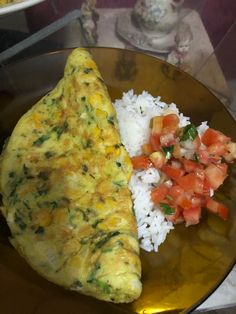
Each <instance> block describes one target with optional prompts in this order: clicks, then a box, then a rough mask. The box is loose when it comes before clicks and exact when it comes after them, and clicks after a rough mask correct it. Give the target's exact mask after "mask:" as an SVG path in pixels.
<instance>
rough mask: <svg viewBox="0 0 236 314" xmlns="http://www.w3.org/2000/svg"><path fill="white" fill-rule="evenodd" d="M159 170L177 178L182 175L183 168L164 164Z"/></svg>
mask: <svg viewBox="0 0 236 314" xmlns="http://www.w3.org/2000/svg"><path fill="white" fill-rule="evenodd" d="M161 170H162V171H163V172H164V173H165V174H166V175H167V176H168V177H170V178H171V179H173V180H178V179H179V178H180V177H181V176H183V175H184V170H183V169H181V168H174V167H172V166H170V165H164V166H163V167H162V168H161Z"/></svg>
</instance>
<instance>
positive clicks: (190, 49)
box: [0, 0, 236, 117]
mask: <svg viewBox="0 0 236 314" xmlns="http://www.w3.org/2000/svg"><path fill="white" fill-rule="evenodd" d="M23 2H24V3H26V4H27V2H29V5H26V6H25V8H24V9H21V8H16V9H14V5H10V6H8V11H6V9H7V7H5V11H4V7H3V9H1V8H0V64H5V63H7V62H9V61H10V60H11V59H14V58H20V57H24V56H26V55H32V54H35V53H36V54H38V53H42V52H46V51H51V50H55V49H61V48H65V47H75V46H89V45H92V46H111V47H120V48H128V49H134V50H140V51H144V52H145V53H149V54H152V55H154V56H156V57H159V58H162V59H164V60H167V61H168V62H170V63H173V64H174V65H176V66H179V67H180V68H182V69H183V70H184V71H186V72H189V73H190V74H191V75H193V76H194V77H196V78H197V79H198V80H200V81H201V82H203V83H204V84H205V85H206V86H207V87H209V88H210V89H211V90H212V91H213V92H214V93H215V94H216V95H217V96H218V97H219V98H220V99H221V101H222V102H223V103H224V104H225V105H226V106H227V108H228V109H229V110H230V111H231V113H232V114H233V115H234V116H235V117H236V95H235V93H236V61H235V60H236V58H235V55H236V23H235V19H236V1H235V0H224V1H222V0H185V1H184V0H156V1H153V0H149V1H139V0H138V1H136V0H116V1H115V0H113V1H112V0H109V1H108V0H97V1H95V0H87V1H86V0H85V1H82V0H67V1H64V0H51V1H49V0H45V1H42V0H39V1H34V0H33V1H32V0H25V1H23ZM30 2H31V3H30ZM32 3H33V4H34V5H32ZM16 5H17V4H16ZM27 6H28V7H27ZM80 9H81V14H80V12H79V10H80ZM79 17H81V18H80V19H79ZM81 21H82V23H81ZM17 44H18V45H17ZM15 45H16V46H15Z"/></svg>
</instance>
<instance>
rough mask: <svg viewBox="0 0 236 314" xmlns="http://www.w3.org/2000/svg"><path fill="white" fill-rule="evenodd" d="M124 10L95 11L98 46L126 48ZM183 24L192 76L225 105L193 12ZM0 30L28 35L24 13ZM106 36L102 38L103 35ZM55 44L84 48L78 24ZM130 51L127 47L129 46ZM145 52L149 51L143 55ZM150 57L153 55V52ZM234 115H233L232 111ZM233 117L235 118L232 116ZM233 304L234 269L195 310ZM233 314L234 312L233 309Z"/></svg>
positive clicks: (4, 20)
mask: <svg viewBox="0 0 236 314" xmlns="http://www.w3.org/2000/svg"><path fill="white" fill-rule="evenodd" d="M122 10H126V11H127V9H98V13H99V16H100V18H99V21H98V29H97V32H98V43H97V45H98V46H106V47H117V48H126V47H127V43H125V42H124V41H123V40H122V39H121V38H118V37H117V36H116V30H115V22H114V21H115V19H116V16H117V14H118V13H120V12H122ZM184 19H185V22H187V23H189V24H190V25H191V29H192V32H193V36H194V40H193V45H192V46H191V49H190V52H189V58H190V60H191V68H192V70H191V74H192V75H193V76H195V77H196V78H197V79H198V80H200V81H202V82H203V83H204V84H205V85H207V86H208V87H209V88H211V89H212V90H213V92H215V93H216V95H217V96H218V97H219V98H221V100H222V101H223V102H224V103H225V104H227V102H228V95H229V89H228V86H227V83H226V81H225V78H224V76H223V73H222V71H221V68H220V66H219V64H218V62H217V60H216V58H215V59H214V55H213V57H212V58H211V62H207V67H204V64H205V63H206V61H207V60H208V58H209V56H211V55H212V54H213V52H214V49H213V47H212V45H211V42H210V40H209V37H208V35H207V33H206V31H205V28H204V26H203V24H202V22H201V19H200V17H199V15H198V13H197V12H196V11H191V12H189V14H187V15H186V16H185V18H184ZM0 29H1V30H4V29H8V30H9V29H11V30H17V31H21V32H24V33H28V32H29V30H28V28H27V23H26V21H25V15H24V11H21V12H17V13H15V14H14V15H8V16H3V17H1V18H0ZM104 34H105V36H104ZM53 40H54V42H56V43H60V44H62V43H63V44H62V45H61V47H62V48H64V47H73V46H80V45H83V43H84V42H83V39H82V37H81V27H80V23H79V22H78V20H76V19H72V20H71V21H70V22H69V23H68V24H67V25H66V26H65V27H63V28H62V29H60V31H58V32H56V33H55V34H54V38H53ZM129 48H130V47H129ZM146 53H148V52H146ZM152 54H153V52H152ZM154 55H155V56H157V57H159V58H162V59H165V58H166V55H163V54H158V53H154ZM231 113H232V114H234V112H231ZM234 117H235V118H236V115H235V116H234ZM234 305H236V266H235V267H234V268H233V270H232V271H231V272H230V273H229V275H228V276H227V278H226V279H225V280H224V281H223V283H222V284H221V285H220V287H219V288H217V290H216V291H215V292H214V293H213V294H212V295H211V296H210V297H209V298H208V299H207V300H206V301H205V302H204V303H203V304H202V305H201V306H200V307H199V308H198V309H197V311H206V310H212V309H216V308H224V307H227V306H234ZM235 312H236V309H235Z"/></svg>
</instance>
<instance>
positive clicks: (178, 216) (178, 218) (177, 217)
mask: <svg viewBox="0 0 236 314" xmlns="http://www.w3.org/2000/svg"><path fill="white" fill-rule="evenodd" d="M174 210H175V212H174V214H172V215H165V217H166V219H167V220H168V221H171V222H173V223H174V224H178V223H181V222H183V221H184V218H183V214H182V210H181V208H179V207H178V206H177V207H176V208H174Z"/></svg>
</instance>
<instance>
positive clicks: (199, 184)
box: [177, 173, 204, 194]
mask: <svg viewBox="0 0 236 314" xmlns="http://www.w3.org/2000/svg"><path fill="white" fill-rule="evenodd" d="M177 182H178V184H179V185H180V186H181V187H182V188H183V189H184V190H185V191H187V192H190V193H193V192H194V193H197V194H203V186H204V181H203V180H201V179H200V178H198V177H197V176H196V175H195V174H194V173H189V174H186V175H184V176H182V177H180V178H179V179H178V180H177Z"/></svg>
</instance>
